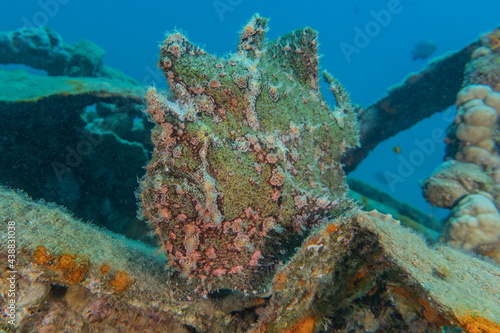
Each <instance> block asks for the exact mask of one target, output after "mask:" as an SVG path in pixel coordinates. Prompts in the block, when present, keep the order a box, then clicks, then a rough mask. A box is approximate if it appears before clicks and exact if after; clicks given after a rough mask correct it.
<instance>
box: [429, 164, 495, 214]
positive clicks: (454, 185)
mask: <svg viewBox="0 0 500 333" xmlns="http://www.w3.org/2000/svg"><path fill="white" fill-rule="evenodd" d="M489 183H491V178H490V177H489V176H488V175H487V174H486V173H485V172H484V171H483V170H482V169H481V168H480V167H479V166H477V165H475V164H473V163H460V162H457V161H454V160H450V161H447V162H445V163H443V164H441V165H440V166H439V167H438V168H437V169H436V170H435V171H434V172H433V174H432V176H431V177H429V178H428V179H426V180H425V182H424V184H423V186H422V191H423V194H424V197H425V199H426V200H427V201H428V202H429V203H430V204H431V205H433V206H436V207H441V208H449V209H451V208H452V207H453V205H455V203H456V202H457V201H458V200H459V199H461V198H463V197H464V196H466V195H468V194H472V193H477V192H478V191H486V190H487V188H488V184H489Z"/></svg>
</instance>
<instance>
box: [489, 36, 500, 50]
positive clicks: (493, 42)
mask: <svg viewBox="0 0 500 333" xmlns="http://www.w3.org/2000/svg"><path fill="white" fill-rule="evenodd" d="M497 47H500V38H498V33H496V34H495V35H493V36H491V37H490V48H491V49H492V50H494V49H496V48H497Z"/></svg>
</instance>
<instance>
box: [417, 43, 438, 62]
mask: <svg viewBox="0 0 500 333" xmlns="http://www.w3.org/2000/svg"><path fill="white" fill-rule="evenodd" d="M436 49H437V45H436V44H434V43H433V42H431V41H428V40H422V41H420V42H418V43H417V44H415V46H414V48H413V51H411V55H412V57H413V60H417V59H422V60H424V59H427V58H429V57H430V56H431V55H433V54H434V52H436Z"/></svg>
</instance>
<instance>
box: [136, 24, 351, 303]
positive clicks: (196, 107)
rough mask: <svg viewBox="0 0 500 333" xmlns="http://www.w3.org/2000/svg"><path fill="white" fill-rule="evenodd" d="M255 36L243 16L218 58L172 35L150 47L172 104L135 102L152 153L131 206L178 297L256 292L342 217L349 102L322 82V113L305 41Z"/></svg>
mask: <svg viewBox="0 0 500 333" xmlns="http://www.w3.org/2000/svg"><path fill="white" fill-rule="evenodd" d="M266 26H267V19H266V18H263V17H260V16H258V15H255V16H254V17H253V18H252V19H251V20H250V22H249V23H248V24H247V25H246V26H245V27H244V28H243V30H242V31H241V37H240V42H239V45H238V50H237V52H236V53H234V54H231V55H230V56H228V57H224V58H219V57H216V56H214V55H210V54H208V53H206V52H205V51H204V50H203V49H201V48H200V47H197V46H195V45H193V44H192V43H191V42H189V41H188V39H187V38H186V37H185V36H184V35H183V34H181V33H180V32H173V33H171V34H169V35H168V36H167V38H166V39H165V41H164V42H163V45H162V46H161V54H160V60H159V67H160V68H161V69H162V70H163V72H164V74H165V77H166V78H167V80H168V83H169V86H170V89H171V92H172V95H173V97H174V101H171V100H168V99H167V97H166V95H164V94H163V93H161V92H159V91H157V89H155V88H150V89H149V90H148V92H147V97H146V100H147V112H148V113H149V114H150V116H151V119H152V120H153V121H154V122H155V123H156V126H155V128H154V130H153V133H152V140H153V143H154V146H155V149H154V153H153V158H152V159H151V161H150V162H149V164H148V165H147V171H146V175H145V176H144V178H143V179H142V181H141V188H140V200H141V205H142V212H141V213H142V214H143V215H144V216H145V218H146V219H147V220H148V221H149V222H150V224H151V226H152V227H153V228H154V230H155V231H156V234H157V235H158V237H159V238H160V240H161V243H162V247H163V249H164V250H165V251H166V252H167V254H168V255H169V258H170V260H169V264H170V265H172V266H174V267H175V268H177V269H176V270H175V272H174V273H173V276H172V281H176V280H177V279H179V280H182V279H187V281H188V282H189V283H185V281H184V282H179V283H178V289H179V290H180V293H179V295H182V296H179V297H187V298H190V297H193V296H196V295H201V296H206V294H207V293H208V292H210V291H213V290H216V289H221V288H227V289H234V290H239V291H242V292H245V293H247V292H251V293H254V294H255V293H263V292H266V291H267V290H268V288H269V283H270V281H271V279H272V277H273V276H274V273H275V271H276V268H277V267H278V265H279V263H280V261H284V260H286V259H287V258H288V257H290V256H291V255H293V253H294V248H295V247H297V246H300V244H301V242H302V240H303V239H304V238H305V237H306V236H307V234H308V233H309V231H310V230H311V228H313V227H314V226H317V225H319V224H322V223H324V222H325V221H327V220H329V219H331V218H332V217H335V216H337V215H339V214H340V213H341V212H343V211H344V210H345V209H347V208H348V207H349V206H350V205H352V204H351V203H350V201H349V200H348V199H347V191H346V189H347V186H346V183H345V179H344V173H343V171H342V168H341V164H340V157H341V155H342V154H343V153H344V152H345V151H346V150H347V149H349V148H351V147H355V146H357V145H358V144H359V141H358V127H357V122H356V116H355V114H354V112H353V109H352V107H351V104H350V102H349V97H348V95H347V93H346V92H345V90H344V89H343V87H342V86H341V85H340V84H339V83H338V81H336V80H335V79H333V77H332V76H331V75H329V74H328V73H325V79H326V80H327V82H328V83H329V84H330V88H331V90H332V91H333V93H334V95H335V98H336V100H337V105H336V107H335V108H334V110H333V111H332V110H331V109H330V107H329V106H328V104H327V103H326V102H325V101H324V99H323V97H322V94H321V92H320V90H319V74H318V67H319V64H318V40H317V33H316V31H314V30H312V29H310V28H305V29H301V30H296V31H294V32H291V33H289V34H287V35H285V36H283V37H281V38H278V39H277V40H274V41H265V33H266V30H267V27H266Z"/></svg>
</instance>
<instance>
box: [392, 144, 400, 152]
mask: <svg viewBox="0 0 500 333" xmlns="http://www.w3.org/2000/svg"><path fill="white" fill-rule="evenodd" d="M392 151H393V152H395V153H396V154H399V153H401V148H399V146H394V147H393V148H392Z"/></svg>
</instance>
